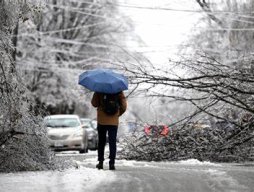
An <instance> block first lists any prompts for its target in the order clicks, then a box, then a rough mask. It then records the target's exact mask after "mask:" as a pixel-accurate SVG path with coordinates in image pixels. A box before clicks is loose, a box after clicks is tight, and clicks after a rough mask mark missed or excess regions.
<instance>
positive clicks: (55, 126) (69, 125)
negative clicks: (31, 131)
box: [44, 115, 88, 153]
mask: <svg viewBox="0 0 254 192" xmlns="http://www.w3.org/2000/svg"><path fill="white" fill-rule="evenodd" d="M44 122H45V124H46V126H47V129H48V137H49V139H50V147H52V148H53V149H54V150H57V151H63V150H78V151H79V152H80V153H86V152H87V151H88V135H87V134H86V132H85V130H84V128H83V127H82V124H81V121H80V118H79V116H77V115H50V116H46V117H45V118H44Z"/></svg>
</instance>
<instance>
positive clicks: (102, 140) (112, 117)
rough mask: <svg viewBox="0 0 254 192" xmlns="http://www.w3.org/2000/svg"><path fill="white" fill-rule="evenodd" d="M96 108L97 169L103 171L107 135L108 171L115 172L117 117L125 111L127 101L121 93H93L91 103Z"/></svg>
mask: <svg viewBox="0 0 254 192" xmlns="http://www.w3.org/2000/svg"><path fill="white" fill-rule="evenodd" d="M91 103H92V105H93V106H94V107H95V108H97V122H98V123H97V130H98V137H99V138H98V139H99V141H98V161H99V163H98V164H97V165H96V168H97V169H103V161H104V151H105V145H106V137H107V133H108V142H109V170H115V158H116V150H117V146H116V137H117V130H118V124H119V117H120V116H121V115H122V114H123V113H124V112H125V111H126V108H127V101H126V98H125V96H124V93H123V92H120V93H117V94H103V93H98V92H95V93H94V94H93V98H92V101H91Z"/></svg>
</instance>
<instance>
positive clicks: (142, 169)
mask: <svg viewBox="0 0 254 192" xmlns="http://www.w3.org/2000/svg"><path fill="white" fill-rule="evenodd" d="M58 158H68V159H73V160H74V161H76V162H77V164H78V167H79V168H77V169H75V168H73V169H68V170H64V171H44V172H20V173H9V174H0V186H1V187H0V192H19V191H20V192H32V191H33V192H37V191H38V192H57V191H61V192H69V191H72V192H81V191H82V192H84V191H110V192H120V191H128V192H130V191H133V192H134V191H135V192H136V191H137V192H139V191H145V192H150V191H151V192H153V191H157V192H160V191H161V192H164V191H172V192H177V191H178V192H183V191H184V192H185V191H186V192H193V191H198V192H199V191H200V192H210V191H211V192H224V191H225V192H254V183H253V181H254V166H253V164H249V165H246V164H245V165H241V164H215V163H210V162H200V161H197V160H194V159H191V160H187V161H179V162H159V163H158V162H136V161H126V160H117V163H116V168H117V170H116V171H109V170H108V166H107V162H105V165H104V166H105V169H104V170H96V169H95V168H94V167H95V164H96V152H94V151H89V153H88V154H85V155H80V154H77V153H60V154H58Z"/></svg>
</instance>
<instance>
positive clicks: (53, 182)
mask: <svg viewBox="0 0 254 192" xmlns="http://www.w3.org/2000/svg"><path fill="white" fill-rule="evenodd" d="M115 179H116V176H115V174H114V173H113V172H112V171H99V170H97V169H92V168H85V167H81V168H79V169H68V170H64V171H39V172H20V173H8V174H0V186H1V189H0V191H3V192H16V191H20V192H21V191H25V192H34V191H36V192H46V191H61V192H70V191H75V192H83V191H93V190H94V189H95V188H96V187H97V186H98V185H99V184H103V183H104V182H107V184H108V183H110V182H113V181H115Z"/></svg>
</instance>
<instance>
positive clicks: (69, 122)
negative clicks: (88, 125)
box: [46, 118, 80, 128]
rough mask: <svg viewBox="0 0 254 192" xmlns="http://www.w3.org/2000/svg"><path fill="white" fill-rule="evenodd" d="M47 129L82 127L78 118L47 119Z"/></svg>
mask: <svg viewBox="0 0 254 192" xmlns="http://www.w3.org/2000/svg"><path fill="white" fill-rule="evenodd" d="M46 126H47V127H53V128H58V127H61V128H62V127H77V126H80V123H79V121H78V119H76V118H48V119H46Z"/></svg>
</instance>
